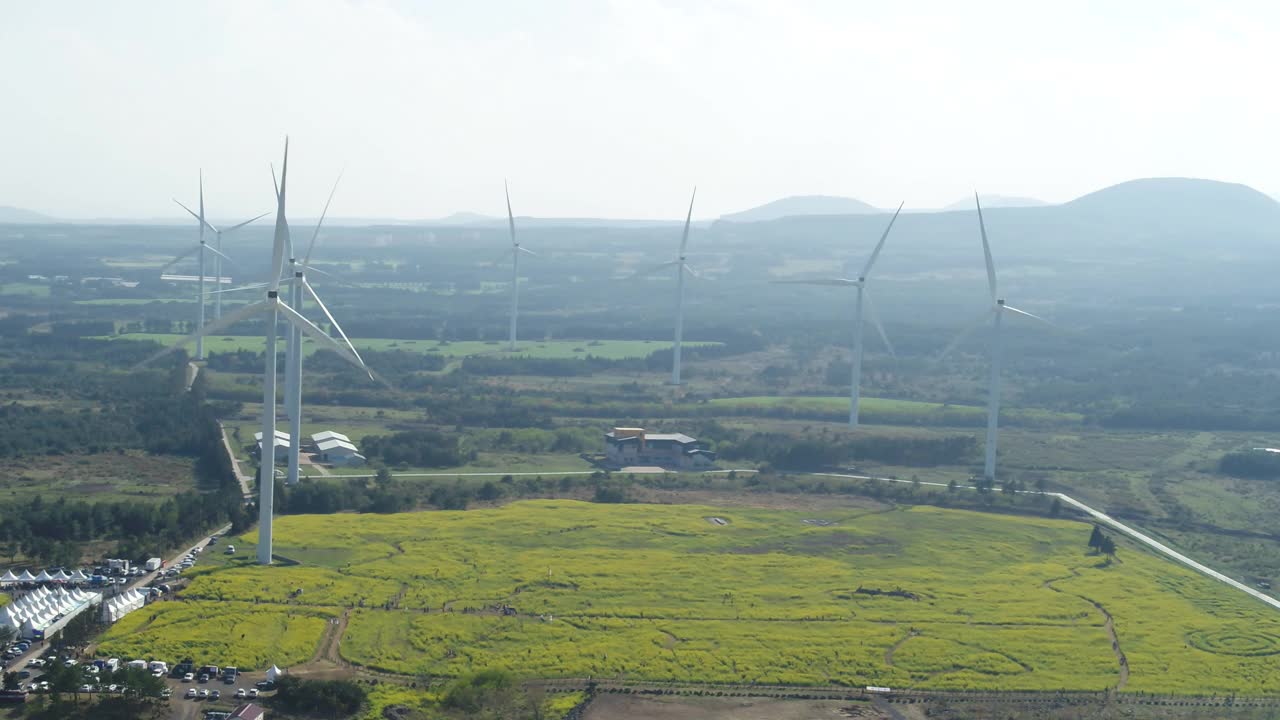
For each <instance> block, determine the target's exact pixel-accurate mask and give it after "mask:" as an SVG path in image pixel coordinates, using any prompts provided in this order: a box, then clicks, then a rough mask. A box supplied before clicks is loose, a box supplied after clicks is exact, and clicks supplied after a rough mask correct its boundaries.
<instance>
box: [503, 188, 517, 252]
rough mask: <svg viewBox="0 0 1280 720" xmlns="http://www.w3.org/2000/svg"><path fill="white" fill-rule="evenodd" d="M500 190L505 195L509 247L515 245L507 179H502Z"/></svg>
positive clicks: (513, 221) (513, 218) (514, 219)
mask: <svg viewBox="0 0 1280 720" xmlns="http://www.w3.org/2000/svg"><path fill="white" fill-rule="evenodd" d="M502 192H503V193H505V194H506V196H507V225H508V226H509V227H510V228H511V247H515V246H516V216H515V215H514V214H512V212H511V190H510V189H508V188H507V181H506V180H503V181H502Z"/></svg>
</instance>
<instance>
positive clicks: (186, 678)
mask: <svg viewBox="0 0 1280 720" xmlns="http://www.w3.org/2000/svg"><path fill="white" fill-rule="evenodd" d="M195 679H196V676H195V675H194V674H192V673H187V674H185V675H183V676H182V682H191V681H192V680H195Z"/></svg>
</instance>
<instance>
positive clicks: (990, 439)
mask: <svg viewBox="0 0 1280 720" xmlns="http://www.w3.org/2000/svg"><path fill="white" fill-rule="evenodd" d="M993 315H994V316H995V317H994V318H993V319H992V321H991V380H990V383H991V384H990V391H989V392H990V394H989V395H988V397H987V447H986V462H985V464H984V465H983V468H982V476H983V477H984V478H986V479H987V480H988V481H989V482H992V483H994V482H995V479H996V435H997V433H996V426H997V423H998V420H999V418H1000V356H1001V347H1000V326H1001V321H1002V320H1003V319H1004V304H1003V302H999V303H997V304H996V311H995V313H993Z"/></svg>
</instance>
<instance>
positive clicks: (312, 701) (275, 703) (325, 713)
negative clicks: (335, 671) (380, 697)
mask: <svg viewBox="0 0 1280 720" xmlns="http://www.w3.org/2000/svg"><path fill="white" fill-rule="evenodd" d="M367 699H368V693H367V692H366V691H365V689H364V688H363V687H361V686H360V684H359V683H357V682H354V681H352V680H306V679H303V678H299V677H295V676H293V675H285V676H284V677H282V678H280V679H279V680H277V681H276V694H275V697H273V698H271V700H270V703H271V708H272V709H274V710H279V711H281V712H284V713H288V714H290V715H306V716H311V717H322V718H345V717H350V716H352V715H354V714H355V713H356V711H358V710H359V709H360V708H361V707H363V706H364V704H365V701H366V700H367Z"/></svg>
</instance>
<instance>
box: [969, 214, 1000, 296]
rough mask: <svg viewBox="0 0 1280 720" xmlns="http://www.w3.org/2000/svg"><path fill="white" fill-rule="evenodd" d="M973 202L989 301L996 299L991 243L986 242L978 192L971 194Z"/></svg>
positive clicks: (985, 226)
mask: <svg viewBox="0 0 1280 720" xmlns="http://www.w3.org/2000/svg"><path fill="white" fill-rule="evenodd" d="M973 204H974V205H976V206H977V207H978V229H979V230H981V231H982V255H983V257H984V258H985V259H986V261H987V286H988V287H990V288H991V302H995V301H996V297H997V295H998V293H997V291H996V264H995V263H994V262H992V261H991V243H989V242H987V224H986V223H985V222H983V220H982V203H981V202H980V201H979V200H978V193H976V192H975V193H974V194H973Z"/></svg>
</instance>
